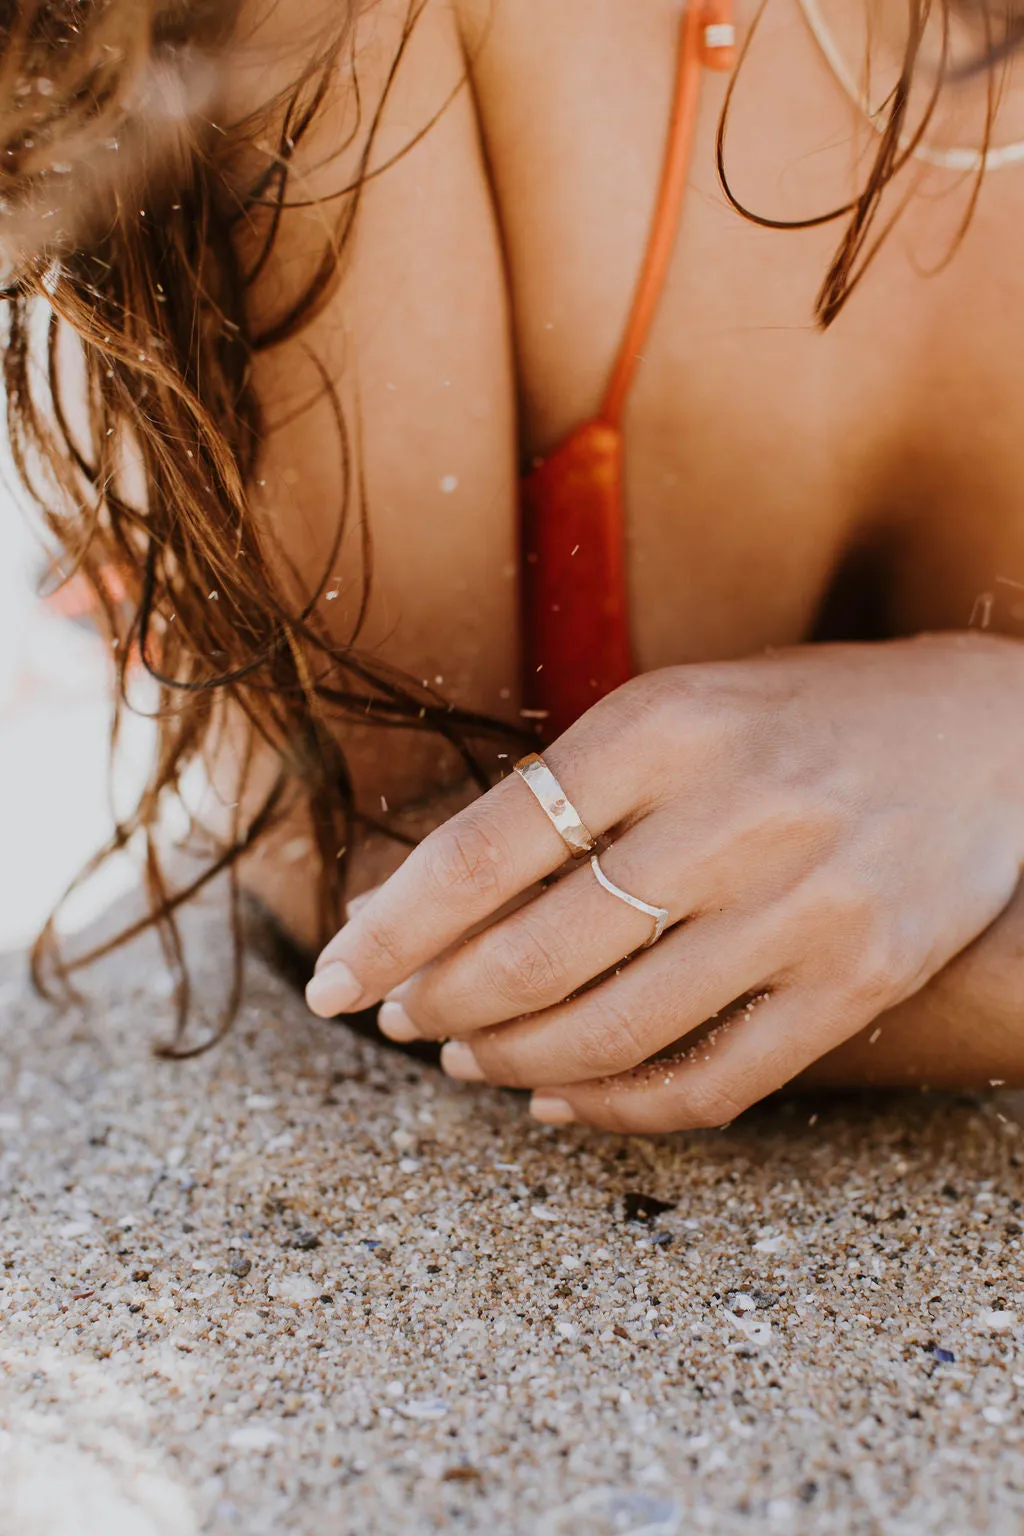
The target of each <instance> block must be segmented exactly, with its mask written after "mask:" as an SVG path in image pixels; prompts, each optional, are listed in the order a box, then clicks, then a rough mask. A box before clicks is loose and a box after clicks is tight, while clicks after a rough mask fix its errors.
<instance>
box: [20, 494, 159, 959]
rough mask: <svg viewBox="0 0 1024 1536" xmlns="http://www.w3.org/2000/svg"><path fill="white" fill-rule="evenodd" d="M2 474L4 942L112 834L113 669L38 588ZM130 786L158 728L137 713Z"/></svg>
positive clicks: (31, 534)
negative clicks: (109, 771)
mask: <svg viewBox="0 0 1024 1536" xmlns="http://www.w3.org/2000/svg"><path fill="white" fill-rule="evenodd" d="M9 485H10V476H9V472H8V473H5V474H3V476H2V480H0V952H2V951H4V950H11V949H17V948H21V947H22V946H24V945H26V944H28V943H29V942H30V941H31V940H32V938H33V937H34V936H35V934H36V932H37V930H38V929H39V927H40V926H41V924H42V923H43V921H44V920H45V918H46V917H47V915H48V914H49V912H50V910H51V908H52V907H53V906H54V904H55V902H56V901H57V899H58V898H59V896H60V894H61V892H62V891H63V890H64V888H65V887H66V885H67V884H68V882H69V880H71V878H72V877H73V876H74V875H75V874H76V873H77V871H78V870H79V869H80V868H81V866H82V865H83V864H84V863H85V862H86V860H87V859H88V858H89V856H90V855H91V854H92V853H93V852H95V850H96V848H97V847H99V845H100V844H101V843H102V841H103V840H104V838H105V837H107V836H108V835H109V832H110V828H111V826H112V812H111V810H110V798H109V793H108V783H107V745H108V731H109V722H110V683H111V668H110V663H109V659H108V657H107V656H106V655H105V653H104V647H103V645H102V644H101V642H100V640H99V638H98V637H97V636H95V635H94V634H92V633H91V632H90V631H89V630H87V629H85V628H83V627H81V626H79V625H77V624H73V623H71V622H70V621H69V620H67V619H64V618H61V617H60V616H59V615H57V614H55V613H53V612H52V611H51V610H49V609H47V607H46V606H45V605H44V604H43V603H42V602H41V601H40V600H39V599H38V598H37V596H36V592H35V589H36V585H37V582H38V578H39V575H40V572H41V571H42V569H43V568H44V564H45V554H44V550H43V548H42V545H41V544H40V541H39V538H38V535H37V534H36V532H35V531H34V530H33V528H32V525H31V522H30V520H29V517H28V516H27V515H26V514H25V513H24V512H23V511H22V509H21V508H20V507H19V506H18V504H17V502H16V501H15V498H14V496H13V495H12V494H11V493H10V490H9V489H8V487H9ZM129 724H130V728H129V730H128V732H127V734H126V738H125V753H124V758H125V765H124V766H125V771H124V773H123V775H122V777H121V779H120V781H119V784H118V794H119V795H120V794H122V793H124V794H127V793H129V792H130V790H131V788H132V784H133V782H138V781H139V779H140V777H141V774H142V772H143V770H144V765H145V763H146V761H147V757H148V753H149V751H150V743H151V739H152V731H151V727H150V726H149V725H148V723H147V722H145V721H143V720H139V719H137V718H136V719H133V720H131V721H130V723H129ZM132 880H133V871H132V868H131V865H130V863H129V862H128V861H127V860H122V861H121V862H120V864H119V865H117V866H111V867H109V868H108V869H106V870H104V871H103V873H102V874H101V875H100V876H98V877H96V878H95V879H94V880H93V881H92V882H91V884H90V888H89V889H88V890H87V891H85V892H84V893H83V894H82V896H80V897H76V899H75V901H74V903H73V904H72V905H71V906H70V907H69V909H68V913H67V921H66V922H65V923H64V924H62V926H63V927H65V928H66V929H67V930H68V931H73V930H74V929H76V928H79V927H81V926H84V925H85V924H86V923H87V922H89V921H91V920H92V918H93V917H94V916H96V915H97V914H98V913H99V912H100V911H102V909H103V908H104V907H105V906H106V905H107V904H108V903H109V902H110V901H111V900H113V899H114V897H115V896H117V895H118V894H119V893H120V892H121V891H122V890H124V889H125V888H127V886H128V885H129V884H130V883H131V882H132Z"/></svg>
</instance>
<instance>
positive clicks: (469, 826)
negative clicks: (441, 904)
mask: <svg viewBox="0 0 1024 1536" xmlns="http://www.w3.org/2000/svg"><path fill="white" fill-rule="evenodd" d="M423 860H424V874H425V877H426V879H427V881H428V883H429V885H430V887H431V889H432V890H433V892H434V894H435V895H436V896H438V897H440V898H441V900H450V899H451V898H452V897H456V898H459V897H468V898H474V897H481V896H489V895H491V894H493V893H495V892H496V891H497V890H498V888H499V885H500V881H501V869H502V865H503V863H504V862H505V851H504V849H503V848H502V846H501V843H500V841H499V839H498V837H497V836H496V834H495V833H494V832H493V830H490V829H487V828H485V827H484V826H482V825H481V823H480V822H479V821H473V820H471V819H469V818H466V819H464V820H461V821H458V820H457V821H455V822H452V823H450V824H449V825H448V826H447V827H442V828H441V829H440V831H438V832H435V833H434V835H433V837H430V838H428V839H427V841H426V842H425V843H424V844H423Z"/></svg>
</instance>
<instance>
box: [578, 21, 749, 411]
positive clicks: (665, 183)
mask: <svg viewBox="0 0 1024 1536" xmlns="http://www.w3.org/2000/svg"><path fill="white" fill-rule="evenodd" d="M681 34H682V35H681V38H680V45H679V65H678V70H677V74H676V91H675V103H674V105H673V109H672V127H671V130H670V134H669V142H668V152H667V154H666V156H665V164H664V169H663V170H662V176H661V187H660V189H659V192H658V202H657V207H656V209H655V213H654V224H653V227H652V230H651V238H650V241H649V242H648V246H647V253H646V255H645V257H644V265H643V270H642V271H641V274H640V281H639V283H638V284H637V290H636V296H635V298H634V300H633V309H632V313H631V314H630V317H629V324H628V325H627V327H626V333H625V336H624V337H623V340H622V347H621V349H620V351H619V355H618V358H617V359H616V363H615V368H614V370H613V372H612V376H611V380H610V382H609V385H608V392H607V394H606V395H605V398H604V404H603V405H602V407H601V412H600V417H601V420H602V421H606V422H608V423H609V425H610V426H614V427H617V426H619V424H620V423H621V421H622V415H623V412H624V410H625V408H626V401H627V400H628V398H629V392H630V389H631V388H632V384H633V379H634V377H635V375H636V371H637V368H638V366H639V364H640V361H641V356H640V354H641V353H642V352H643V348H644V343H645V342H646V340H647V335H648V332H649V331H650V329H651V325H652V324H653V322H654V316H655V312H656V310H657V308H658V302H659V300H660V299H661V295H662V290H663V289H664V286H665V279H666V277H667V276H668V269H669V264H670V262H671V260H672V253H673V251H674V249H675V245H676V239H677V236H678V232H679V220H680V217H681V214H682V210H683V198H684V197H685V195H686V183H687V179H688V177H689V172H690V161H691V159H692V155H693V132H694V127H695V125H696V121H697V106H698V102H699V97H700V71H701V66H702V65H705V66H707V67H708V68H709V69H731V68H732V64H733V57H734V51H735V50H734V42H735V32H734V28H733V23H732V0H689V3H688V4H687V7H686V13H685V15H684V17H683V24H682V29H681Z"/></svg>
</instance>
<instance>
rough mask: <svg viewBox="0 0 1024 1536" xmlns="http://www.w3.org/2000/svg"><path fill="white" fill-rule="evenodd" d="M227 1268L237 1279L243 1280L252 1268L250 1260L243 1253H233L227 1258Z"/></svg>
mask: <svg viewBox="0 0 1024 1536" xmlns="http://www.w3.org/2000/svg"><path fill="white" fill-rule="evenodd" d="M228 1269H229V1270H230V1271H231V1273H232V1274H233V1275H237V1277H238V1279H239V1280H244V1279H245V1277H246V1275H247V1274H248V1273H249V1271H250V1270H251V1269H252V1260H251V1259H247V1258H246V1257H245V1255H244V1254H241V1253H233V1254H232V1255H231V1257H230V1258H229V1259H228Z"/></svg>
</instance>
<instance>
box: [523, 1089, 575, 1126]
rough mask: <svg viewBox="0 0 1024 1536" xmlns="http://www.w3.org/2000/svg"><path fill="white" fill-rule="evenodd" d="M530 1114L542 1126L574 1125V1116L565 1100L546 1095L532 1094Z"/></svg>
mask: <svg viewBox="0 0 1024 1536" xmlns="http://www.w3.org/2000/svg"><path fill="white" fill-rule="evenodd" d="M530 1114H531V1115H532V1116H533V1118H534V1119H535V1120H539V1121H540V1122H541V1124H542V1125H574V1124H575V1122H576V1114H575V1111H574V1110H573V1107H572V1105H571V1104H570V1103H568V1102H567V1100H565V1099H556V1098H553V1097H552V1096H551V1095H549V1094H546V1093H537V1094H534V1096H533V1098H532V1099H531V1101H530Z"/></svg>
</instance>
